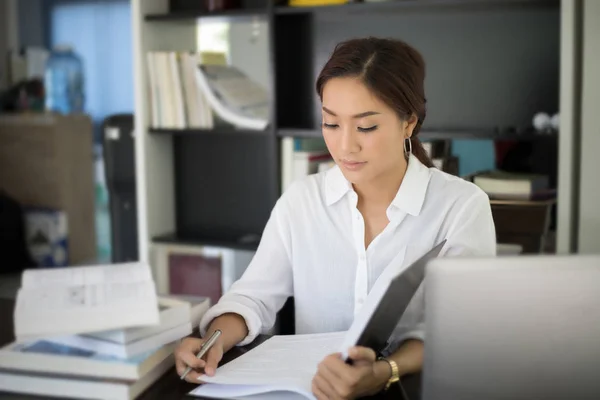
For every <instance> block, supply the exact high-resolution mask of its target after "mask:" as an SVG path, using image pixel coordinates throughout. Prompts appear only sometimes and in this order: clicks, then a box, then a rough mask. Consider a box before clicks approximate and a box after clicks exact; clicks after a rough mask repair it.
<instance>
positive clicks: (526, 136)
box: [418, 129, 558, 141]
mask: <svg viewBox="0 0 600 400" xmlns="http://www.w3.org/2000/svg"><path fill="white" fill-rule="evenodd" d="M557 136H558V135H557V132H556V131H548V132H538V131H536V130H534V129H521V130H518V129H503V130H501V129H426V130H423V131H421V132H420V133H419V135H418V137H419V138H420V139H422V140H447V139H452V140H458V139H472V140H523V141H534V140H548V139H556V138H557Z"/></svg>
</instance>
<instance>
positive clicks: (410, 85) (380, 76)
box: [316, 37, 433, 167]
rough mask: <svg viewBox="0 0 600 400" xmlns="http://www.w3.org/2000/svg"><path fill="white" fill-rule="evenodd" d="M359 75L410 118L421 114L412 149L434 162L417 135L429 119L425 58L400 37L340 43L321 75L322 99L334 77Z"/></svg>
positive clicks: (319, 89)
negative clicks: (425, 82) (426, 103)
mask: <svg viewBox="0 0 600 400" xmlns="http://www.w3.org/2000/svg"><path fill="white" fill-rule="evenodd" d="M341 77H358V78H360V79H361V80H362V81H363V82H364V83H365V85H366V86H367V87H368V88H369V89H370V90H371V91H372V92H373V93H374V94H375V95H376V96H377V97H378V98H379V99H381V100H382V101H383V102H384V103H386V104H387V105H388V106H389V107H391V108H392V109H393V110H395V111H396V113H397V114H398V116H399V117H400V118H401V119H403V120H406V119H407V118H409V117H410V116H411V115H412V114H415V115H416V116H417V118H418V121H417V124H416V126H415V128H414V130H413V134H412V136H411V138H410V141H411V147H412V153H413V154H414V155H415V156H416V157H417V158H418V159H419V161H421V162H422V163H423V164H424V165H426V166H428V167H433V163H432V162H431V160H430V159H429V156H428V155H427V153H426V152H425V149H424V148H423V145H422V144H421V141H420V140H419V139H418V138H417V137H416V136H417V135H418V133H419V130H420V129H421V125H422V124H423V120H425V114H426V110H425V90H424V80H425V61H424V60H423V57H422V56H421V54H420V53H419V52H418V51H417V50H415V49H414V48H412V47H411V46H409V45H408V44H407V43H405V42H403V41H401V40H396V39H383V38H375V37H368V38H363V39H351V40H348V41H345V42H342V43H340V44H338V45H337V46H336V47H335V49H334V51H333V54H332V55H331V58H330V59H329V61H327V63H326V64H325V66H324V67H323V69H322V70H321V73H320V74H319V77H318V78H317V83H316V88H317V93H318V94H319V97H320V98H321V101H322V100H323V88H324V87H325V84H326V83H327V81H328V80H329V79H331V78H341Z"/></svg>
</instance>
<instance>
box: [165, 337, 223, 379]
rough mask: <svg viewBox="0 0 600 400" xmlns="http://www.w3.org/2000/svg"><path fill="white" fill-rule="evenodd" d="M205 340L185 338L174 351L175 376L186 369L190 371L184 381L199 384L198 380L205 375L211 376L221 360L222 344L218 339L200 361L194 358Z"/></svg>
mask: <svg viewBox="0 0 600 400" xmlns="http://www.w3.org/2000/svg"><path fill="white" fill-rule="evenodd" d="M204 342H205V339H198V338H185V339H183V340H182V341H181V343H180V344H179V346H177V349H176V350H175V366H176V368H177V374H178V375H179V376H181V375H183V373H184V372H185V370H186V369H187V367H188V366H189V367H192V370H191V371H190V372H189V373H188V374H187V375H186V377H185V380H186V381H188V382H191V383H201V381H200V380H199V379H198V378H199V377H200V376H201V375H203V374H206V375H208V376H213V375H214V374H215V371H216V370H217V366H218V364H219V361H221V358H223V342H222V341H221V340H220V339H217V341H216V342H215V343H214V344H213V345H212V347H211V348H210V349H209V350H208V351H207V352H206V354H205V355H204V357H202V359H198V358H196V354H198V352H199V351H200V348H201V347H202V343H204Z"/></svg>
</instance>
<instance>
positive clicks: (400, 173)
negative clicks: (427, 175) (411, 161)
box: [353, 162, 408, 208]
mask: <svg viewBox="0 0 600 400" xmlns="http://www.w3.org/2000/svg"><path fill="white" fill-rule="evenodd" d="M407 167H408V162H402V163H401V164H400V165H398V167H397V168H393V169H391V170H390V172H389V173H386V174H382V175H380V176H378V177H377V178H376V179H373V180H371V181H369V182H365V183H361V184H358V185H353V187H354V190H355V191H356V194H357V195H358V207H359V208H361V207H364V206H368V207H371V206H375V207H385V208H387V207H388V206H389V205H390V204H391V202H392V201H393V200H394V198H395V197H396V194H398V189H400V185H401V184H402V180H403V179H404V175H405V174H406V169H407Z"/></svg>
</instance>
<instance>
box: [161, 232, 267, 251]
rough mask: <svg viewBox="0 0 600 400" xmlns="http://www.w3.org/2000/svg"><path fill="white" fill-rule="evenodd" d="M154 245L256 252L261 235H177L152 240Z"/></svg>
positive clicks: (167, 235) (162, 236) (172, 234)
mask: <svg viewBox="0 0 600 400" xmlns="http://www.w3.org/2000/svg"><path fill="white" fill-rule="evenodd" d="M152 242H153V243H163V244H178V245H191V246H211V247H223V248H228V249H237V250H250V251H256V249H257V248H258V244H259V242H260V235H257V234H256V235H247V236H242V237H240V238H225V237H209V236H180V235H178V234H175V233H171V234H166V235H159V236H155V237H153V238H152Z"/></svg>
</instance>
